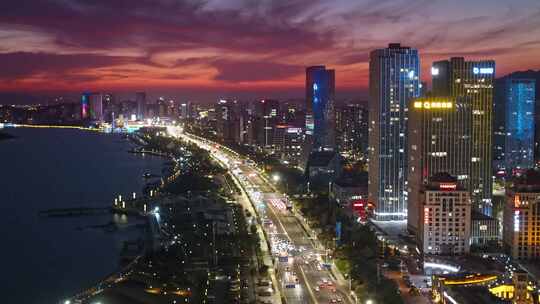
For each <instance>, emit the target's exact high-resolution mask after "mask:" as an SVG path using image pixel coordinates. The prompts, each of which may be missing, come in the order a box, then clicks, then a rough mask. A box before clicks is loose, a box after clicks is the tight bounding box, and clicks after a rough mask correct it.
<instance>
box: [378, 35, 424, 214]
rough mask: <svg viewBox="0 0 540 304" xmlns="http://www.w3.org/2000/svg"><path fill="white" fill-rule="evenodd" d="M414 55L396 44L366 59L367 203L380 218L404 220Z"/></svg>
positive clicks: (415, 87) (415, 90)
mask: <svg viewBox="0 0 540 304" xmlns="http://www.w3.org/2000/svg"><path fill="white" fill-rule="evenodd" d="M419 78H420V58H419V57H418V51H417V50H416V49H412V48H409V47H402V46H401V45H400V44H390V45H389V47H388V48H386V49H378V50H374V51H372V52H371V54H370V61H369V91H370V100H369V120H370V124H369V187H368V192H369V201H370V202H372V203H373V204H374V205H375V206H376V208H375V215H376V217H377V219H380V220H392V219H403V218H405V217H406V216H407V196H408V193H407V173H408V172H407V171H408V161H409V160H408V157H407V125H408V111H409V109H408V106H409V102H410V100H411V99H413V98H417V97H418V96H419V94H420V86H419V85H420V83H419Z"/></svg>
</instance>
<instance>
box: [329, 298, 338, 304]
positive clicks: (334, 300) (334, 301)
mask: <svg viewBox="0 0 540 304" xmlns="http://www.w3.org/2000/svg"><path fill="white" fill-rule="evenodd" d="M328 303H337V300H336V299H330V302H328Z"/></svg>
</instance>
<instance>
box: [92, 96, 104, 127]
mask: <svg viewBox="0 0 540 304" xmlns="http://www.w3.org/2000/svg"><path fill="white" fill-rule="evenodd" d="M89 108H90V119H91V120H93V121H103V95H102V94H101V93H93V94H90V98H89Z"/></svg>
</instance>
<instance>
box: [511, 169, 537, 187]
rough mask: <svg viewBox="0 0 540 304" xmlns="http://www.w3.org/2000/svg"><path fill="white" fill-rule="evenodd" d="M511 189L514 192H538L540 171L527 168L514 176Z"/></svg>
mask: <svg viewBox="0 0 540 304" xmlns="http://www.w3.org/2000/svg"><path fill="white" fill-rule="evenodd" d="M512 189H513V190H514V191H515V192H540V171H539V170H535V169H529V170H527V171H525V173H523V174H522V175H519V176H516V177H515V178H514V185H513V187H512Z"/></svg>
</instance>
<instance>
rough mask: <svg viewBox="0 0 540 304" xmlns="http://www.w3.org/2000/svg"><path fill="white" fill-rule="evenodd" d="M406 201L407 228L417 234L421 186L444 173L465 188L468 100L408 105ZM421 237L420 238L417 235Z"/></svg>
mask: <svg viewBox="0 0 540 304" xmlns="http://www.w3.org/2000/svg"><path fill="white" fill-rule="evenodd" d="M409 120H410V121H409V133H408V140H409V160H410V161H409V175H408V178H409V191H410V193H409V201H408V218H407V228H408V230H409V231H410V232H412V233H417V232H418V229H419V226H418V223H419V218H420V217H421V215H422V205H421V193H422V187H423V186H424V185H425V184H426V183H427V182H428V181H429V178H430V177H431V176H434V175H436V174H438V173H441V172H446V173H448V174H450V175H451V176H454V177H455V178H456V183H457V184H458V185H459V187H460V188H462V189H465V187H466V186H467V185H468V184H467V182H466V179H465V177H466V176H467V175H468V174H469V164H470V162H469V160H470V159H471V131H472V128H471V126H472V109H471V103H470V100H469V99H468V98H458V99H456V98H453V97H423V98H417V99H415V100H414V101H413V102H412V103H411V105H410V106H409ZM417 236H418V237H420V235H417Z"/></svg>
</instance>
